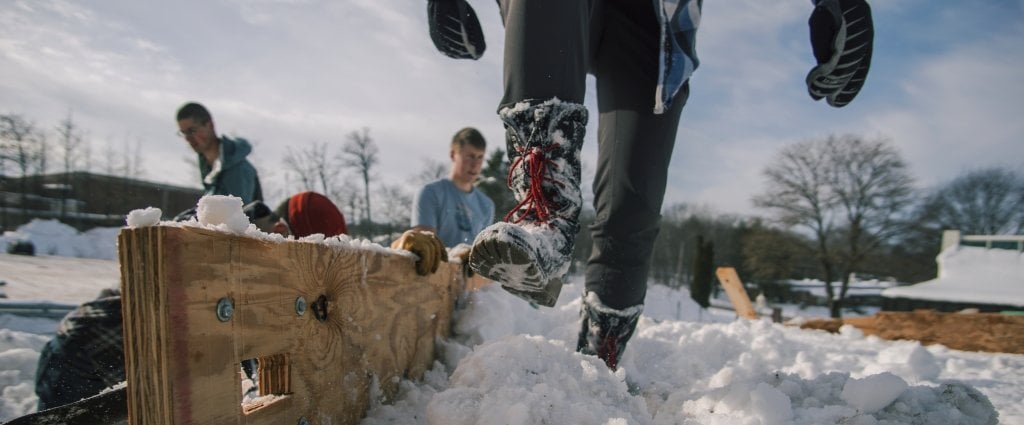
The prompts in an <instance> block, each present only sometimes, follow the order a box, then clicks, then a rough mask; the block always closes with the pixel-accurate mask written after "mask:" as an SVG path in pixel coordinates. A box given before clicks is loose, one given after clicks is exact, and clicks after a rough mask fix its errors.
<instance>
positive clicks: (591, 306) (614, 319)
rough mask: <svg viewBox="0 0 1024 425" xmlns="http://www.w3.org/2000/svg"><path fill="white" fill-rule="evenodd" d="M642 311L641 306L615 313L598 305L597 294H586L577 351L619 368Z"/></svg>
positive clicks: (612, 367)
mask: <svg viewBox="0 0 1024 425" xmlns="http://www.w3.org/2000/svg"><path fill="white" fill-rule="evenodd" d="M643 311H644V306H643V304H640V305H635V306H632V307H629V308H626V309H624V310H615V309H613V308H611V307H608V306H606V305H604V304H603V303H601V299H600V298H598V296H597V294H595V293H593V292H588V293H587V294H586V296H584V297H583V307H582V308H581V309H580V316H582V319H583V324H582V325H581V326H580V336H579V339H578V340H577V342H576V351H579V352H580V353H583V354H588V355H592V356H595V355H596V356H597V357H600V358H601V360H604V364H606V365H608V368H609V369H611V370H615V369H617V368H618V367H619V360H621V359H622V353H624V352H625V351H626V343H628V342H629V339H630V338H631V337H632V336H633V331H634V330H636V322H637V320H639V319H640V313H642V312H643Z"/></svg>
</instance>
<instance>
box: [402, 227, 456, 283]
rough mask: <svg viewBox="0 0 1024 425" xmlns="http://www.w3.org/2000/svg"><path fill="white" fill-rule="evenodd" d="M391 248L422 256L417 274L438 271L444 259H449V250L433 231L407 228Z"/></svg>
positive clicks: (424, 274)
mask: <svg viewBox="0 0 1024 425" xmlns="http://www.w3.org/2000/svg"><path fill="white" fill-rule="evenodd" d="M391 249H401V250H405V251H409V252H411V253H413V254H416V255H418V256H419V257H420V259H419V261H417V262H416V274H419V275H420V276H426V275H428V274H431V273H434V272H436V271H437V267H438V266H439V265H440V264H441V262H442V261H445V262H447V261H448V251H446V250H445V249H444V244H442V243H441V240H440V239H438V238H437V235H435V234H434V233H433V232H426V231H422V230H406V231H405V233H403V234H402V237H400V238H398V239H397V240H395V241H394V242H392V243H391Z"/></svg>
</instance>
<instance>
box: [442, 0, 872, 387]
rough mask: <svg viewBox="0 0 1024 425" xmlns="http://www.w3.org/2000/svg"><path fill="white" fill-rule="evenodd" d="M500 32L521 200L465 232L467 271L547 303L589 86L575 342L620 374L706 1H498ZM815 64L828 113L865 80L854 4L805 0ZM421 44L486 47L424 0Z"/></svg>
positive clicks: (471, 18)
mask: <svg viewBox="0 0 1024 425" xmlns="http://www.w3.org/2000/svg"><path fill="white" fill-rule="evenodd" d="M498 3H499V7H500V11H501V18H502V21H503V23H504V26H505V46H504V48H505V50H504V96H503V98H502V99H501V101H500V103H499V106H498V115H499V117H500V119H501V120H502V122H503V123H504V126H505V130H506V146H507V151H508V155H509V161H510V164H511V165H510V169H509V176H508V182H509V188H510V189H511V190H512V192H513V195H514V196H515V198H516V200H517V201H519V203H518V205H516V207H515V208H514V209H513V210H512V211H510V212H509V215H508V216H507V218H506V221H504V222H499V223H495V224H493V225H491V226H489V227H487V228H486V229H484V230H483V231H482V232H481V233H480V234H479V235H478V236H477V238H476V239H475V240H474V242H473V246H472V250H471V252H470V255H469V263H470V266H471V267H472V268H473V270H475V271H476V272H477V273H479V274H481V275H483V276H485V277H487V278H490V279H492V280H495V281H498V282H501V285H502V287H503V288H505V289H506V290H507V291H509V292H511V293H513V294H515V295H518V296H520V297H522V298H524V299H526V300H529V301H531V302H536V303H538V304H541V305H545V306H552V305H554V304H555V302H556V301H557V299H558V294H559V292H560V290H561V286H562V278H563V276H564V275H565V273H566V272H567V271H568V268H569V263H570V259H571V258H572V253H573V248H574V246H573V245H574V239H575V236H576V233H577V232H578V231H579V227H580V226H579V222H578V216H579V213H580V208H581V206H582V196H581V193H580V148H581V146H582V144H583V138H584V131H585V127H586V124H587V120H588V117H589V114H588V111H587V109H586V108H585V107H584V106H583V100H584V95H585V88H586V85H585V83H586V81H585V77H586V74H587V73H588V72H589V73H591V74H593V75H594V76H595V77H596V81H597V107H598V127H597V133H598V134H597V139H598V158H597V170H596V174H595V177H594V182H593V190H594V209H595V211H596V220H595V222H594V224H593V225H592V226H591V227H590V232H591V239H592V240H593V246H592V247H591V255H590V258H589V259H588V261H587V265H586V271H585V292H584V294H583V302H582V311H581V317H582V324H581V329H580V333H579V339H578V344H577V350H578V351H580V352H582V353H585V354H591V355H597V356H599V357H600V358H601V359H602V360H604V362H605V363H606V364H607V365H608V367H610V368H611V369H616V368H617V366H618V363H619V360H620V359H621V356H622V353H623V352H624V350H625V348H626V344H627V342H628V341H629V339H630V338H631V336H632V334H633V332H634V330H635V328H636V324H637V320H638V318H639V316H640V314H641V312H642V311H643V304H644V298H645V297H646V291H647V276H648V271H649V267H650V259H651V254H652V250H653V245H654V241H655V238H656V237H657V234H658V228H659V221H660V217H661V207H662V201H663V198H664V193H665V187H666V183H667V174H668V167H669V160H670V158H671V156H672V149H673V146H674V144H675V138H676V130H677V128H678V125H679V117H680V113H681V112H682V109H683V106H684V105H685V104H686V101H687V98H688V96H689V92H690V90H689V78H690V75H691V74H692V73H693V72H694V70H695V69H696V68H697V67H698V65H699V61H698V58H697V54H696V32H697V28H698V26H699V24H700V17H701V6H702V3H703V2H702V0H648V1H627V0H563V1H550V0H499V1H498ZM814 3H815V8H814V11H813V12H812V15H811V20H810V21H809V24H810V27H811V42H812V47H813V51H814V55H815V58H816V59H817V62H818V64H817V66H815V67H814V68H813V69H812V70H811V72H810V74H809V75H808V76H807V85H808V92H809V94H810V95H811V97H812V98H813V99H815V100H818V99H822V98H825V99H826V100H827V102H828V103H829V104H830V105H832V106H836V107H840V106H843V105H845V104H847V103H849V102H850V101H851V100H852V99H853V97H854V96H856V94H857V93H858V91H859V90H860V88H861V86H862V85H863V83H864V80H865V78H866V76H867V70H868V66H869V65H870V59H871V48H872V40H873V29H872V28H873V27H872V24H871V17H870V9H869V8H868V5H867V3H865V2H864V0H815V1H814ZM427 14H428V20H429V26H430V35H431V40H432V41H433V42H434V45H435V47H437V49H438V50H439V51H441V52H442V53H444V54H445V55H447V56H449V57H452V58H462V59H478V58H479V57H480V56H481V55H482V54H483V52H484V50H485V48H486V44H485V43H484V39H483V32H482V31H481V29H480V24H479V22H478V20H477V17H476V14H475V12H474V11H473V10H472V8H471V7H470V5H469V4H468V3H466V1H465V0H428V3H427Z"/></svg>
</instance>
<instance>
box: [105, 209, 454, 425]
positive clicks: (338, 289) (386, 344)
mask: <svg viewBox="0 0 1024 425" xmlns="http://www.w3.org/2000/svg"><path fill="white" fill-rule="evenodd" d="M118 241H119V243H118V250H119V253H120V257H121V268H122V291H123V307H122V308H123V313H124V322H125V328H124V329H125V356H126V375H127V378H128V406H129V423H131V424H228V423H235V424H281V423H298V422H299V420H300V418H305V419H306V421H307V422H308V423H310V424H326V423H331V424H355V423H358V422H359V420H360V419H361V418H362V417H363V415H364V414H365V411H366V409H367V408H368V406H369V403H370V399H369V397H370V395H369V392H370V387H371V384H374V385H378V386H379V388H380V389H381V391H382V393H383V395H384V396H385V397H389V398H390V397H392V396H393V395H394V394H395V392H396V391H397V389H398V382H399V378H411V379H418V378H421V377H422V375H423V373H424V372H425V371H426V370H427V369H429V368H430V367H431V365H432V362H433V360H434V343H435V339H436V338H437V337H447V336H449V331H450V324H451V317H452V309H453V307H454V303H455V299H456V297H457V296H458V294H459V293H460V292H461V291H462V290H463V288H464V285H465V281H464V279H463V277H462V275H461V272H460V268H459V267H458V266H456V265H451V264H448V263H442V267H441V268H440V269H439V270H438V272H437V273H435V274H433V275H431V276H427V277H422V276H418V275H416V274H415V270H414V267H413V259H411V258H409V257H408V256H402V255H398V254H394V253H389V252H386V251H384V250H380V249H372V248H356V247H353V246H348V245H342V244H336V245H328V244H323V243H310V242H296V241H283V242H274V241H265V240H259V239H253V238H247V237H241V236H234V235H229V234H224V233H220V232H216V231H211V230H204V229H200V228H195V227H175V226H154V227H146V228H138V229H124V230H122V231H121V233H120V235H119V237H118ZM221 300H223V302H224V303H227V302H230V305H231V309H232V311H231V315H230V317H229V318H228V317H224V318H225V319H226V320H224V321H222V320H221V319H220V318H218V314H217V311H218V303H219V302H222V301H221ZM300 300H301V301H300ZM318 300H319V301H318ZM297 305H300V306H304V307H305V308H304V309H303V308H301V307H297ZM323 307H326V308H325V309H324V308H323ZM322 311H326V316H323V315H318V314H317V313H318V312H322ZM300 313H301V314H300ZM318 316H319V318H318ZM252 358H258V359H262V360H263V365H264V368H265V369H264V370H261V371H260V376H263V377H264V379H265V380H267V382H264V383H262V384H263V385H261V393H262V394H263V395H266V394H268V393H270V394H275V396H274V397H265V398H263V399H261V400H260V402H259V403H255V404H253V405H249V406H246V407H245V408H244V409H243V406H242V398H241V397H242V396H241V386H240V381H241V378H240V375H239V373H240V372H239V371H240V363H241V362H242V360H245V359H252Z"/></svg>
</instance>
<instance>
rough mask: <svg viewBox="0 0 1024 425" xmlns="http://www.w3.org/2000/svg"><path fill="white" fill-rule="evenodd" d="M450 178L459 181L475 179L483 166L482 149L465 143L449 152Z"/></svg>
mask: <svg viewBox="0 0 1024 425" xmlns="http://www.w3.org/2000/svg"><path fill="white" fill-rule="evenodd" d="M451 157H452V179H453V180H459V181H468V182H473V181H476V179H477V177H479V176H480V170H481V169H482V168H483V166H484V150H483V149H480V148H477V147H474V146H471V145H465V146H462V147H461V148H456V150H453V151H452V153H451Z"/></svg>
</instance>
